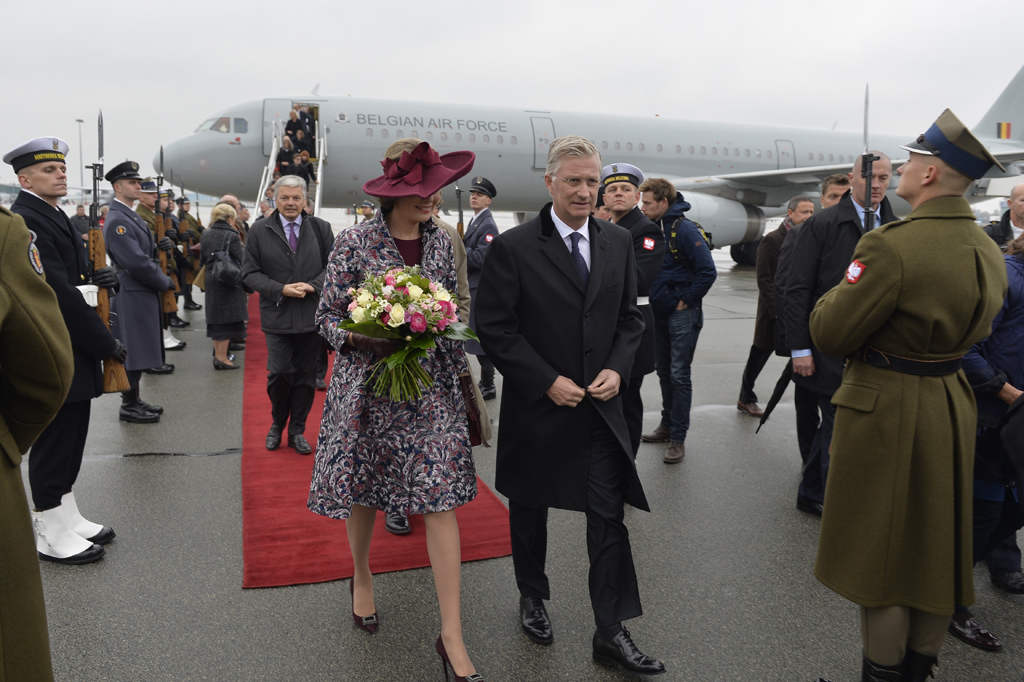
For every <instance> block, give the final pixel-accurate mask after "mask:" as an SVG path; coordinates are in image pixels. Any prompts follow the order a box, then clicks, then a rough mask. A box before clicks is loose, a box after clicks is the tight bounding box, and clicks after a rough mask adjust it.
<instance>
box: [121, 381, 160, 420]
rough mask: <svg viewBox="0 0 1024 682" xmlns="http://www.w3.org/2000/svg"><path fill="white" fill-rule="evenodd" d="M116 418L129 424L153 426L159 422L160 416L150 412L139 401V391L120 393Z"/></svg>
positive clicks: (135, 389)
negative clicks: (119, 405) (118, 412)
mask: <svg viewBox="0 0 1024 682" xmlns="http://www.w3.org/2000/svg"><path fill="white" fill-rule="evenodd" d="M118 418H119V419H120V420H121V421H123V422H128V423H130V424H153V423H155V422H158V421H160V415H159V414H155V413H153V412H150V411H149V410H147V409H146V408H145V407H143V406H142V401H140V400H139V389H138V388H134V389H132V390H130V391H121V411H120V414H119V415H118Z"/></svg>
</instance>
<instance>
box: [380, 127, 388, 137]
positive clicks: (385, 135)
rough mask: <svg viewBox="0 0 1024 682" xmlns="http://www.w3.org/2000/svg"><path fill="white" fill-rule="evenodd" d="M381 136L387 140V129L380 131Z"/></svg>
mask: <svg viewBox="0 0 1024 682" xmlns="http://www.w3.org/2000/svg"><path fill="white" fill-rule="evenodd" d="M380 136H381V137H382V138H384V139H387V137H388V129H387V128H381V129H380Z"/></svg>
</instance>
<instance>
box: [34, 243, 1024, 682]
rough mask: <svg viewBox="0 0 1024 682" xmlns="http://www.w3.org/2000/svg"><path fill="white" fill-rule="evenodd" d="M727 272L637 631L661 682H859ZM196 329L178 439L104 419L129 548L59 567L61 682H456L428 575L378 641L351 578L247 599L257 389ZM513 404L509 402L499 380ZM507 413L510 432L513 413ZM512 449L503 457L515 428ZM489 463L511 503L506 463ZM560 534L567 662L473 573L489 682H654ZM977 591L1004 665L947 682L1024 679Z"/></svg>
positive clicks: (848, 629) (849, 629)
mask: <svg viewBox="0 0 1024 682" xmlns="http://www.w3.org/2000/svg"><path fill="white" fill-rule="evenodd" d="M715 261H716V264H717V265H718V268H719V277H718V281H717V282H716V283H715V285H714V287H713V288H712V290H711V292H710V294H709V295H708V297H707V298H706V299H705V302H704V312H705V323H704V328H703V331H702V333H701V338H700V341H699V343H698V345H697V351H696V356H695V360H694V369H693V382H694V398H693V412H692V426H691V431H690V434H689V438H688V439H687V442H686V458H685V459H684V460H683V462H682V463H680V464H677V465H666V464H664V463H662V453H663V451H664V448H665V446H664V445H653V444H643V445H641V447H640V452H639V455H638V457H637V462H638V469H639V472H640V476H641V478H642V480H643V483H644V487H645V490H646V492H647V497H648V499H649V501H650V503H651V507H652V512H651V513H646V512H641V511H638V510H635V509H632V508H627V511H626V523H627V525H628V527H629V529H630V534H631V541H632V548H633V555H634V560H635V563H636V567H637V573H638V575H639V580H640V594H641V599H642V601H643V605H644V611H645V613H644V615H643V616H642V617H640V618H637V619H635V620H633V621H630V622H628V623H627V624H626V625H627V627H628V628H629V630H630V631H631V633H632V634H633V637H634V639H635V641H636V642H637V644H638V645H639V646H640V648H641V649H642V650H644V651H645V652H647V653H649V654H651V655H654V656H657V657H658V658H660V659H662V660H663V661H664V662H665V665H666V666H667V668H668V672H667V673H666V674H665V675H662V676H660V677H659V678H658V679H661V680H665V681H669V680H672V681H675V680H687V681H693V682H722V681H726V680H730V681H731V680H753V681H758V682H761V681H768V680H780V681H785V682H794V681H799V682H811V681H812V680H814V679H815V678H817V677H819V676H822V677H826V678H828V679H830V680H832V682H854V681H855V680H859V679H860V655H861V643H860V637H859V615H858V609H857V607H856V606H854V605H853V604H851V603H850V602H847V601H845V600H844V599H842V598H841V597H839V596H838V595H836V594H835V593H833V592H831V591H830V590H828V589H827V588H825V587H824V586H822V585H821V584H820V583H818V582H817V581H816V580H815V579H814V576H813V574H812V567H813V562H814V556H815V551H816V545H817V534H818V526H819V522H818V519H817V518H815V517H813V516H809V515H807V514H804V513H802V512H799V511H797V510H796V509H795V502H796V488H797V484H798V482H799V478H800V457H799V453H798V451H797V447H796V430H795V425H794V412H793V404H792V389H791V388H790V389H789V390H788V391H787V393H786V394H785V396H784V397H783V401H782V402H781V403H780V405H779V406H778V408H777V409H776V411H775V413H774V414H773V415H772V418H771V419H770V421H769V422H768V423H767V424H766V425H765V426H764V427H763V428H762V429H761V433H760V434H755V433H754V431H755V429H756V427H757V420H756V419H753V418H751V417H749V416H746V415H745V414H742V413H740V412H739V411H738V410H737V409H736V397H737V394H738V392H739V384H740V375H741V373H742V371H743V366H744V362H745V360H746V358H747V353H748V351H749V348H750V343H751V339H752V338H753V326H754V313H755V309H756V299H757V288H756V283H755V278H754V272H753V269H752V268H750V267H743V266H738V265H735V264H734V263H733V262H732V261H731V260H730V259H729V257H728V253H727V252H726V251H725V250H722V251H717V252H715ZM197 301H198V302H202V296H201V295H200V296H198V297H197ZM183 317H184V318H185V319H187V320H189V321H190V322H191V327H189V328H188V329H186V330H184V331H180V332H179V331H176V332H175V335H176V336H178V337H179V338H180V339H182V340H183V341H186V342H187V343H188V347H187V348H186V349H185V350H183V351H180V352H173V353H168V361H169V362H172V363H174V364H175V365H176V369H175V372H174V373H173V374H172V375H169V376H144V377H143V380H142V395H143V398H144V399H146V400H147V401H149V402H151V403H159V404H162V405H164V406H165V408H166V413H165V414H164V416H163V418H162V419H161V421H160V423H159V424H155V425H134V424H122V423H120V422H119V421H118V419H117V408H118V404H119V400H120V397H119V396H117V395H109V396H104V397H102V398H100V399H98V400H96V401H94V403H93V408H92V425H91V431H90V436H89V441H88V444H87V448H86V456H85V460H84V463H83V466H82V470H81V474H80V476H79V479H78V483H77V485H76V486H75V491H76V493H77V498H78V500H79V503H80V506H81V507H82V509H83V511H84V513H85V514H86V516H87V517H88V518H90V519H92V520H95V521H98V522H102V523H104V524H106V525H110V526H112V527H113V528H114V529H115V530H116V531H117V538H116V539H115V540H114V542H113V543H112V544H111V545H109V546H108V547H107V556H106V558H104V559H103V560H102V561H100V562H98V563H95V564H91V565H87V566H80V567H70V566H58V565H54V564H48V563H41V565H40V569H41V571H42V576H43V583H44V587H45V592H46V606H47V615H48V618H49V626H50V638H51V646H52V654H53V663H54V669H55V672H56V677H57V679H58V680H63V681H69V682H70V681H73V682H93V681H96V682H99V681H103V682H122V681H124V682H137V681H146V682H156V681H163V680H167V681H176V682H180V681H192V680H197V681H198V680H215V681H218V682H228V681H236V680H237V681H246V682H250V681H268V682H269V681H294V682H300V681H306V680H309V681H313V680H317V681H320V680H346V681H347V680H352V681H355V680H359V681H366V682H376V681H381V682H383V681H385V680H387V681H392V680H398V681H403V682H405V681H415V682H419V681H439V680H442V679H444V678H443V676H442V673H441V670H440V662H439V659H438V657H437V654H436V653H435V652H434V640H435V639H436V637H437V635H438V633H439V631H440V618H439V615H438V611H437V603H436V596H435V594H434V588H433V581H432V577H431V573H430V570H429V569H421V570H412V571H404V572H399V573H386V574H381V575H379V576H377V577H376V578H375V590H376V593H375V597H376V604H377V609H378V613H379V614H380V618H381V627H380V629H379V630H378V631H377V633H376V634H375V635H373V636H369V635H367V634H366V633H365V632H363V631H361V630H358V629H356V628H355V627H354V626H353V624H352V619H351V617H350V602H349V594H348V585H347V584H346V582H347V581H340V582H331V583H325V584H319V585H303V586H296V587H281V588H271V589H256V590H243V589H242V587H241V585H242V533H241V531H242V505H241V493H240V483H239V476H240V474H239V471H240V460H241V446H242V441H241V439H242V436H241V417H242V372H216V371H214V370H213V367H212V366H211V364H212V363H211V357H210V353H211V348H212V346H211V343H210V342H209V341H208V340H207V339H206V336H205V321H204V317H203V312H202V311H199V312H196V313H189V312H186V313H184V314H183ZM244 355H245V354H244V352H242V353H239V360H242V361H244ZM783 366H784V362H783V360H782V359H781V358H777V357H776V358H772V360H770V361H769V363H768V365H767V367H766V368H765V370H764V372H763V373H762V375H761V378H760V380H759V381H758V384H757V389H758V394H759V396H760V397H761V404H762V405H763V404H764V402H765V401H766V400H767V398H768V396H769V395H770V394H771V391H772V388H773V386H774V384H775V380H776V378H777V377H778V376H779V374H780V372H781V370H782V368H783ZM498 390H499V399H500V392H501V383H500V377H499V380H498ZM318 395H319V396H323V394H322V393H320V394H318ZM643 397H644V402H645V405H646V406H647V412H646V418H645V426H646V427H647V429H648V430H650V429H653V428H654V427H655V426H657V424H658V422H659V414H660V410H659V408H660V392H659V389H658V381H657V377H656V376H655V375H653V374H652V375H649V376H648V377H647V378H646V380H645V381H644V385H643ZM488 406H489V408H490V411H491V414H492V417H493V418H495V419H497V413H498V401H492V402H490V403H488ZM307 431H308V432H309V433H307V436H309V435H310V434H311V433H312V431H311V430H309V429H308V430H307ZM497 431H498V438H500V424H498V425H497ZM280 452H281V457H282V458H286V457H297V456H299V455H296V454H295V453H294V452H293V451H291V450H289V449H287V448H282V449H281V451H280ZM474 455H475V457H476V461H477V467H478V471H479V473H480V475H481V477H482V478H483V479H484V480H485V481H486V482H487V483H488V484H489V485H492V486H493V482H494V456H495V451H494V449H487V448H480V447H478V448H476V449H475V452H474ZM25 471H26V472H27V468H26V469H25ZM27 486H28V483H27V478H26V488H27ZM548 527H549V542H550V544H549V551H548V574H549V577H550V580H551V589H552V600H551V601H550V602H549V603H548V612H549V613H550V615H551V618H552V622H553V628H554V633H555V638H554V643H553V644H552V645H550V646H547V647H545V646H539V645H536V644H533V643H532V642H530V641H529V640H527V639H526V637H525V636H524V635H523V634H522V633H521V631H520V627H519V619H518V593H517V590H516V586H515V579H514V576H513V570H512V560H511V558H510V557H506V558H501V559H492V560H488V561H480V562H473V563H468V564H464V565H463V567H462V579H463V588H462V592H463V593H462V603H463V627H464V631H465V640H466V644H467V646H468V648H469V652H470V654H471V656H472V658H473V661H474V663H475V665H476V667H477V670H478V671H479V672H480V673H482V674H483V675H484V677H485V678H486V679H487V680H516V681H530V682H534V681H537V682H543V681H548V680H570V681H575V680H585V681H590V680H593V681H612V680H628V679H635V678H633V677H632V676H629V675H626V674H624V673H621V672H618V671H615V670H611V669H608V668H605V667H602V666H600V665H598V664H596V663H594V662H593V661H592V660H591V656H590V641H591V637H592V635H593V630H594V628H593V620H592V614H591V610H590V603H589V597H588V593H587V564H588V562H587V554H586V541H585V523H584V517H583V515H582V514H579V513H572V512H564V511H558V510H552V512H551V515H550V520H549V524H548ZM377 532H378V533H383V532H385V531H384V529H383V528H378V529H377ZM371 551H372V550H371ZM975 583H976V586H977V592H978V601H977V603H976V604H975V605H974V606H973V607H972V611H973V612H974V614H975V616H976V617H977V618H978V620H979V621H980V622H982V623H983V624H984V625H986V626H987V627H988V628H989V629H990V630H991V631H992V632H994V633H995V634H996V635H997V636H999V637H1000V638H1001V639H1002V641H1003V644H1004V649H1003V651H1001V652H998V653H986V652H982V651H979V650H977V649H973V648H971V647H969V646H967V645H966V644H963V643H961V642H960V641H959V640H956V639H955V638H953V637H952V636H948V637H947V642H946V644H945V646H944V647H943V650H942V652H941V653H940V655H939V658H940V666H939V668H938V669H937V672H936V680H939V681H940V682H949V681H952V680H957V681H972V680H978V681H982V682H1009V681H1013V682H1020V680H1021V674H1022V671H1024V620H1022V619H1021V618H1020V614H1021V610H1020V609H1021V608H1022V607H1024V597H1022V596H1014V595H1008V594H1005V593H1002V592H999V591H997V590H995V589H994V588H993V587H992V585H991V584H990V582H989V580H988V573H987V570H986V569H985V567H984V566H983V565H979V566H978V567H977V568H976V571H975Z"/></svg>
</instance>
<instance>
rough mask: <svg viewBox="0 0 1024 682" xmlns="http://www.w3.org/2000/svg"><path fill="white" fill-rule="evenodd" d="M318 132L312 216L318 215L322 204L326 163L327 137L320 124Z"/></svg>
mask: <svg viewBox="0 0 1024 682" xmlns="http://www.w3.org/2000/svg"><path fill="white" fill-rule="evenodd" d="M319 127H320V131H319V133H318V134H317V136H316V179H317V183H318V184H317V188H316V203H315V204H314V206H313V215H316V216H318V215H320V205H321V204H322V203H323V196H324V193H323V188H324V165H325V164H326V163H327V136H326V135H324V131H325V130H326V127H325V126H324V125H323V124H322V123H321V124H320V126H319Z"/></svg>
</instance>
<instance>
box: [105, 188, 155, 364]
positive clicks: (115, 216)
mask: <svg viewBox="0 0 1024 682" xmlns="http://www.w3.org/2000/svg"><path fill="white" fill-rule="evenodd" d="M103 239H104V241H106V243H107V254H109V256H110V260H111V261H112V262H113V264H114V267H115V268H117V271H118V272H117V279H118V281H119V282H120V283H121V288H120V289H119V290H118V292H117V296H115V297H114V298H113V300H112V301H111V302H110V311H111V312H113V313H115V314H116V315H117V317H116V323H115V324H114V325H113V326H112V330H113V332H114V336H115V337H116V338H118V339H120V341H121V343H123V344H124V345H125V346H126V347H127V348H128V359H127V360H126V361H125V363H124V367H125V369H127V370H140V369H148V368H150V367H157V366H159V365H162V364H163V362H164V359H163V339H164V329H163V327H164V324H163V306H162V304H161V301H160V296H161V295H162V294H163V292H165V291H167V290H168V289H170V288H171V278H170V277H168V276H167V274H166V273H164V272H162V271H161V270H160V264H159V262H158V261H157V260H156V256H157V253H156V242H155V241H154V240H153V233H152V232H150V231H149V226H148V225H146V223H145V221H143V220H142V218H140V217H139V216H138V214H136V213H135V211H133V210H131V209H130V208H128V206H127V205H126V204H123V203H121V202H120V201H117V200H114V201H111V202H110V211H108V212H107V220H106V222H105V223H103Z"/></svg>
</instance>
